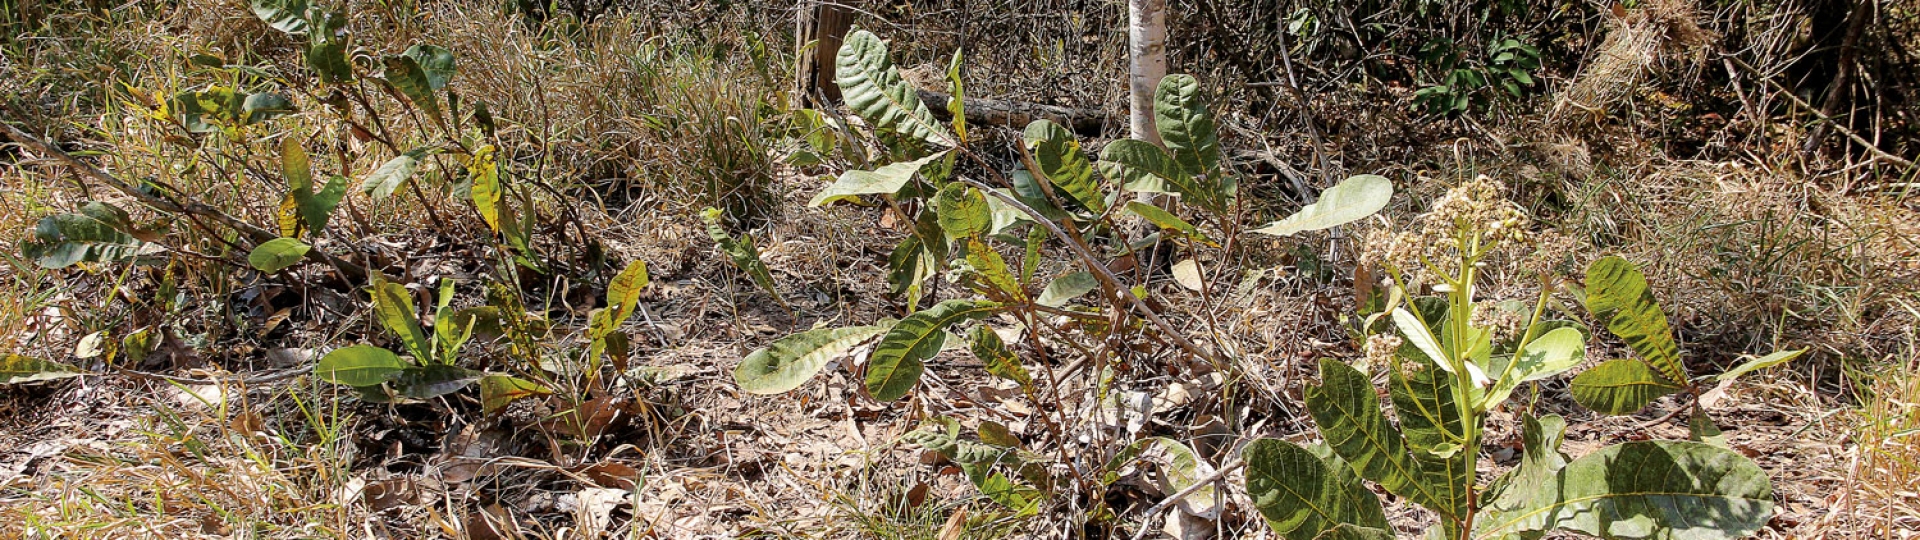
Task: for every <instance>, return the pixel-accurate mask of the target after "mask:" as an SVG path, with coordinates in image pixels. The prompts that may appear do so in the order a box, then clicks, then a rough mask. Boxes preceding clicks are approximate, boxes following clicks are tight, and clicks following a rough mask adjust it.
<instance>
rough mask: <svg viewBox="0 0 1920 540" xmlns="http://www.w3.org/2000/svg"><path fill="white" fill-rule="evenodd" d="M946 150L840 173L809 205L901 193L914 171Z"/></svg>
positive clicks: (942, 154)
mask: <svg viewBox="0 0 1920 540" xmlns="http://www.w3.org/2000/svg"><path fill="white" fill-rule="evenodd" d="M946 154H947V153H946V152H944V151H942V152H935V153H934V154H933V155H930V156H927V157H923V158H920V159H916V160H913V161H899V162H894V163H889V164H887V165H885V166H882V167H880V168H878V169H874V170H871V171H847V172H844V173H840V178H839V179H837V180H834V182H833V185H830V186H827V189H825V190H822V191H821V192H820V194H818V195H814V196H813V200H810V201H807V206H816V207H817V206H823V205H827V204H832V203H833V202H834V201H839V200H844V199H852V198H854V197H857V196H860V195H892V194H894V193H898V192H899V191H900V188H903V187H906V185H907V182H911V181H913V175H914V174H916V173H919V172H920V169H921V168H924V167H926V166H927V164H928V163H932V162H933V161H934V160H937V159H940V158H942V157H945V156H946Z"/></svg>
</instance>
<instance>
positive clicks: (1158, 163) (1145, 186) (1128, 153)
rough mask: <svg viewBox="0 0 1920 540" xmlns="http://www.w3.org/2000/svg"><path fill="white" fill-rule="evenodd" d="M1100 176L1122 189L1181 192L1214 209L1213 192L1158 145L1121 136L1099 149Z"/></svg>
mask: <svg viewBox="0 0 1920 540" xmlns="http://www.w3.org/2000/svg"><path fill="white" fill-rule="evenodd" d="M1094 167H1095V168H1098V169H1099V170H1100V175H1101V176H1104V177H1106V179H1107V181H1108V182H1111V183H1113V184H1115V185H1119V186H1120V187H1121V188H1122V189H1125V190H1127V191H1133V192H1138V193H1178V194H1180V195H1181V196H1183V197H1187V198H1188V200H1189V202H1193V203H1198V204H1200V205H1202V206H1207V207H1209V208H1211V207H1212V206H1211V203H1210V202H1209V201H1208V197H1209V196H1211V194H1212V191H1211V190H1208V189H1205V188H1202V187H1201V186H1200V184H1199V182H1198V181H1196V180H1194V178H1193V176H1191V175H1188V174H1187V172H1186V171H1184V170H1181V169H1180V164H1179V163H1176V162H1174V160H1173V156H1171V155H1168V154H1167V151H1166V149H1164V148H1161V147H1160V146H1159V145H1156V144H1153V143H1150V142H1146V141H1141V140H1135V139H1121V140H1117V141H1113V142H1110V143H1107V146H1106V147H1104V148H1101V149H1100V161H1099V162H1098V163H1095V164H1094Z"/></svg>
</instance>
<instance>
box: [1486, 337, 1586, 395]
mask: <svg viewBox="0 0 1920 540" xmlns="http://www.w3.org/2000/svg"><path fill="white" fill-rule="evenodd" d="M1586 348H1587V340H1586V336H1584V335H1582V334H1581V333H1580V330H1578V329H1575V328H1571V327H1560V328H1555V329H1553V330H1552V331H1549V332H1547V333H1545V334H1541V335H1540V336H1539V337H1535V338H1533V341H1529V342H1527V348H1526V350H1523V351H1520V352H1519V353H1518V354H1515V355H1514V356H1513V360H1511V361H1512V362H1513V366H1512V367H1511V368H1508V369H1510V371H1511V372H1510V373H1507V374H1506V376H1505V377H1503V378H1502V379H1501V380H1499V381H1496V382H1495V383H1494V385H1493V389H1491V390H1489V391H1488V392H1487V405H1488V406H1489V407H1491V406H1492V405H1494V404H1497V403H1500V402H1503V401H1506V400H1507V397H1508V396H1510V395H1512V394H1513V389H1514V388H1518V387H1519V386H1520V385H1521V384H1524V383H1527V382H1531V381H1537V380H1541V379H1545V378H1548V377H1552V376H1554V375H1559V374H1561V373H1564V372H1566V371H1567V370H1569V369H1573V368H1574V366H1578V365H1580V362H1582V361H1584V360H1586Z"/></svg>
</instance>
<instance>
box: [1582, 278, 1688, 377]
mask: <svg viewBox="0 0 1920 540" xmlns="http://www.w3.org/2000/svg"><path fill="white" fill-rule="evenodd" d="M1587 311H1590V312H1592V313H1593V315H1594V316H1595V317H1598V318H1601V319H1605V320H1607V330H1608V331H1611V332H1613V335H1616V336H1620V339H1623V340H1626V342H1627V346H1628V347H1632V348H1633V352H1635V353H1638V354H1639V355H1640V359H1642V360H1645V361H1646V362H1647V363H1648V364H1651V365H1652V366H1653V367H1654V369H1655V370H1657V371H1658V372H1659V374H1660V375H1661V376H1663V377H1665V378H1666V379H1667V382H1669V383H1672V384H1673V385H1675V386H1680V385H1685V384H1686V383H1687V379H1688V377H1687V368H1686V366H1682V365H1680V347H1679V345H1676V344H1674V342H1673V329H1672V328H1671V327H1669V326H1668V325H1667V314H1666V312H1664V311H1661V309H1660V304H1659V302H1657V301H1655V300H1654V298H1653V291H1651V290H1649V289H1648V288H1647V276H1646V275H1645V274H1642V273H1640V268H1639V267H1637V266H1634V264H1633V263H1631V262H1627V260H1626V259H1622V258H1620V257H1618V256H1610V257H1605V258H1602V259H1600V260H1597V261H1593V264H1592V265H1589V266H1587Z"/></svg>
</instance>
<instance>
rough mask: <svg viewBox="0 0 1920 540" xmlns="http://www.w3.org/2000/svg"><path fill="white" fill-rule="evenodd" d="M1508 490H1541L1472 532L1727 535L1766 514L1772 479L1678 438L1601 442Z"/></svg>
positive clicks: (1712, 539) (1720, 538)
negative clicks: (1548, 477)
mask: <svg viewBox="0 0 1920 540" xmlns="http://www.w3.org/2000/svg"><path fill="white" fill-rule="evenodd" d="M1513 489H1530V490H1549V492H1548V494H1541V495H1540V496H1539V497H1538V498H1537V500H1541V501H1552V504H1541V505H1530V507H1529V508H1525V509H1524V510H1520V511H1514V512H1507V513H1493V514H1492V515H1489V516H1487V519H1484V520H1482V521H1481V522H1480V523H1481V526H1480V527H1477V528H1476V530H1475V534H1474V536H1475V537H1476V538H1496V537H1501V536H1504V535H1507V534H1512V533H1520V532H1533V531H1545V530H1551V529H1567V530H1573V531H1578V532H1582V533H1586V534H1590V535H1594V536H1599V537H1601V538H1634V539H1639V538H1658V539H1674V540H1729V539H1736V538H1744V537H1746V536H1747V535H1749V534H1753V532H1754V531H1758V530H1760V527H1761V526H1764V525H1766V523H1767V521H1768V520H1769V519H1772V517H1773V483H1772V481H1770V480H1768V479H1767V473H1766V471H1764V470H1761V469H1760V467H1759V466H1758V465H1755V464H1754V463H1753V461H1751V460H1748V459H1747V458H1746V457H1744V456H1741V455H1740V454H1738V453H1735V452H1733V451H1732V450H1728V449H1725V448H1720V447H1717V446H1713V445H1710V444H1705V443H1696V442H1682V441H1638V442H1630V443H1625V444H1620V445H1616V446H1609V447H1606V448H1602V449H1600V450H1598V451H1595V452H1594V453H1591V454H1587V455H1586V456H1582V457H1581V458H1579V459H1575V460H1573V462H1571V463H1568V464H1567V466H1566V467H1565V468H1564V469H1561V470H1560V471H1559V474H1557V475H1555V476H1554V478H1553V480H1552V481H1544V482H1535V483H1532V484H1529V485H1515V486H1513Z"/></svg>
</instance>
